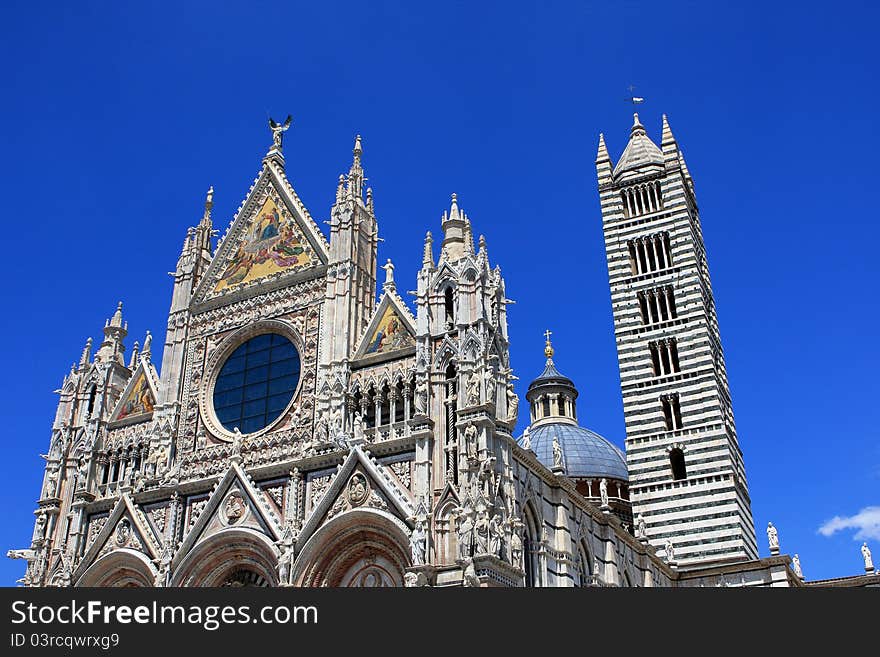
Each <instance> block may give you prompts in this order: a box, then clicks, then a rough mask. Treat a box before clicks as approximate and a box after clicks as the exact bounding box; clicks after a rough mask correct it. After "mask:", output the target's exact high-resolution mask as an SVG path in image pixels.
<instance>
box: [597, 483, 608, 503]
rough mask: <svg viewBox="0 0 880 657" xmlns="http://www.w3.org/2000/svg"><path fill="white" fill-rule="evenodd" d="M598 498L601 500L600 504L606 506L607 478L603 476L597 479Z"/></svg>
mask: <svg viewBox="0 0 880 657" xmlns="http://www.w3.org/2000/svg"><path fill="white" fill-rule="evenodd" d="M599 498H600V499H601V500H602V506H608V480H607V479H605V478H604V477H603V478H602V479H601V481H599Z"/></svg>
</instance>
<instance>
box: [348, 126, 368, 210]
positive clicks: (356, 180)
mask: <svg viewBox="0 0 880 657" xmlns="http://www.w3.org/2000/svg"><path fill="white" fill-rule="evenodd" d="M363 153H364V149H363V147H362V146H361V136H360V135H357V136H356V137H355V139H354V150H353V151H352V154H353V155H354V157H353V159H352V162H351V169H350V170H349V172H348V195H349V197H350V198H356V199H359V198H361V195H362V192H363V186H364V169H363V167H362V166H361V155H363Z"/></svg>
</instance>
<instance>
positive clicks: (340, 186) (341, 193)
mask: <svg viewBox="0 0 880 657" xmlns="http://www.w3.org/2000/svg"><path fill="white" fill-rule="evenodd" d="M343 198H345V176H344V175H342V174H341V173H340V174H339V182H337V183H336V203H342V199H343Z"/></svg>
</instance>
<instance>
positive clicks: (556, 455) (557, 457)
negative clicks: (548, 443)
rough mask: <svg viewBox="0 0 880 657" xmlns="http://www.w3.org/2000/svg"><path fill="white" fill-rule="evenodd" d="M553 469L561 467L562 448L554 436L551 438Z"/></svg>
mask: <svg viewBox="0 0 880 657" xmlns="http://www.w3.org/2000/svg"><path fill="white" fill-rule="evenodd" d="M553 467H554V468H561V467H563V465H562V446H561V445H560V444H559V441H558V440H557V439H556V436H553Z"/></svg>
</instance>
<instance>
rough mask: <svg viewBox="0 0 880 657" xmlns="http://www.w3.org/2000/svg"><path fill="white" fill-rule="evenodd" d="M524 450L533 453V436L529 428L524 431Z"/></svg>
mask: <svg viewBox="0 0 880 657" xmlns="http://www.w3.org/2000/svg"><path fill="white" fill-rule="evenodd" d="M522 448H523V449H524V450H527V451H532V436H531V434H530V433H529V428H528V427H526V428H525V429H524V430H523V435H522Z"/></svg>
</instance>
